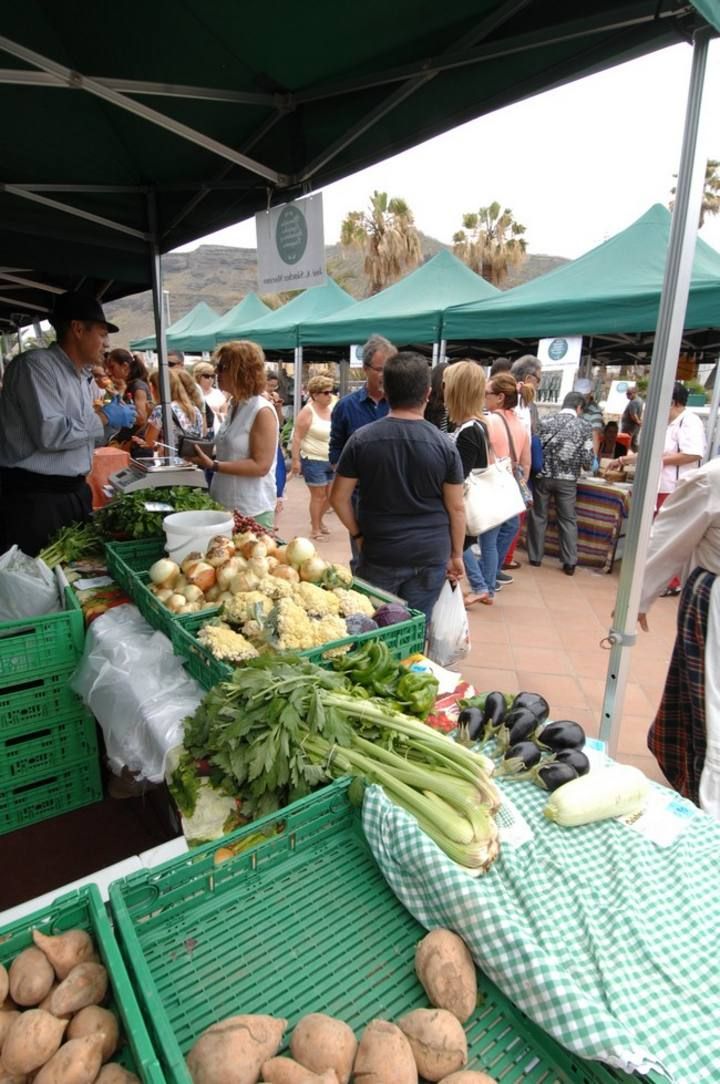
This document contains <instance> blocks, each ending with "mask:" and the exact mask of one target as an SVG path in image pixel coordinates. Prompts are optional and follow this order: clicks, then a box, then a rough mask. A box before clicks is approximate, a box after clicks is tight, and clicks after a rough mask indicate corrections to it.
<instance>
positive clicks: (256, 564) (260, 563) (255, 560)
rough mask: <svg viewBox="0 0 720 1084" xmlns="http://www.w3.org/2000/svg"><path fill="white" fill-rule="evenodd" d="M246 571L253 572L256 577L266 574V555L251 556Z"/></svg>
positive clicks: (260, 577)
mask: <svg viewBox="0 0 720 1084" xmlns="http://www.w3.org/2000/svg"><path fill="white" fill-rule="evenodd" d="M248 571H249V572H254V573H255V575H256V576H257V577H258V579H262V578H263V576H267V574H268V572H269V571H270V569H269V566H268V562H267V557H251V558H250V560H249V561H248Z"/></svg>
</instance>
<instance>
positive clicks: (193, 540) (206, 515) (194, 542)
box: [163, 512, 234, 564]
mask: <svg viewBox="0 0 720 1084" xmlns="http://www.w3.org/2000/svg"><path fill="white" fill-rule="evenodd" d="M233 524H234V521H233V518H232V515H231V514H230V513H229V512H173V513H172V514H171V515H169V516H165V519H164V520H163V527H164V529H165V537H166V539H167V542H166V544H165V549H166V550H167V553H168V557H169V558H170V559H171V560H172V561H175V562H176V564H180V562H181V561H184V560H185V558H186V557H187V555H188V554H189V553H205V550H206V549H207V548H208V544H209V542H210V539H211V538H214V537H215V535H224V536H225V537H226V538H232V533H233Z"/></svg>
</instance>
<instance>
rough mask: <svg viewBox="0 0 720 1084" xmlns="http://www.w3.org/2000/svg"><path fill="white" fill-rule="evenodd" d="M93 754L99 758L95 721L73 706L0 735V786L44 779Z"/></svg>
mask: <svg viewBox="0 0 720 1084" xmlns="http://www.w3.org/2000/svg"><path fill="white" fill-rule="evenodd" d="M93 756H94V757H95V758H96V759H97V757H98V744H97V734H96V731H95V720H94V719H93V717H92V716H91V715H89V714H88V712H86V711H84V710H83V709H82V708H81V709H76V710H75V711H74V712H72V713H71V714H70V715H69V716H67V717H66V718H64V719H48V720H46V721H45V722H43V723H39V724H38V723H36V724H35V725H34V726H32V727H30V728H29V729H28V728H24V729H22V730H18V731H16V732H15V733H9V734H7V735H5V736H4V737H3V738H0V787H3V788H4V787H15V786H18V785H20V784H22V783H28V782H30V781H31V780H33V779H37V778H38V777H41V778H44V777H46V776H48V775H50V774H51V773H52V772H55V771H58V769H64V768H65V766H66V765H67V764H74V763H75V762H76V761H78V760H89V759H90V758H91V757H93Z"/></svg>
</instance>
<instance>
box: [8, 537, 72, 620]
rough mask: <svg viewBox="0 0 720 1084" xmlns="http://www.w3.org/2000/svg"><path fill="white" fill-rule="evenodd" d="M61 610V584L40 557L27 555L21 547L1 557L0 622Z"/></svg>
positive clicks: (13, 547)
mask: <svg viewBox="0 0 720 1084" xmlns="http://www.w3.org/2000/svg"><path fill="white" fill-rule="evenodd" d="M59 609H60V596H59V594H58V586H57V582H56V580H55V577H54V576H53V574H52V572H51V571H50V569H49V568H48V566H47V565H46V564H45V562H44V561H41V560H40V558H39V557H28V556H27V554H26V553H23V551H22V550H21V549H20V547H19V546H11V547H10V549H9V550H7V551H6V552H5V553H3V554H2V556H0V621H18V620H22V619H23V617H39V616H40V615H41V614H52V613H56V612H57V611H58V610H59Z"/></svg>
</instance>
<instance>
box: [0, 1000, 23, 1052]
mask: <svg viewBox="0 0 720 1084" xmlns="http://www.w3.org/2000/svg"><path fill="white" fill-rule="evenodd" d="M19 1015H20V1013H19V1012H18V1011H17V1009H15V1010H13V1011H12V1012H0V1052H2V1048H3V1043H4V1042H5V1039H6V1037H7V1034H8V1032H9V1031H10V1028H11V1027H12V1026H13V1024H14V1023H15V1021H16V1020H17V1018H18V1016H19Z"/></svg>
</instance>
